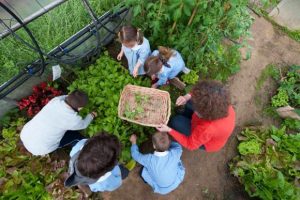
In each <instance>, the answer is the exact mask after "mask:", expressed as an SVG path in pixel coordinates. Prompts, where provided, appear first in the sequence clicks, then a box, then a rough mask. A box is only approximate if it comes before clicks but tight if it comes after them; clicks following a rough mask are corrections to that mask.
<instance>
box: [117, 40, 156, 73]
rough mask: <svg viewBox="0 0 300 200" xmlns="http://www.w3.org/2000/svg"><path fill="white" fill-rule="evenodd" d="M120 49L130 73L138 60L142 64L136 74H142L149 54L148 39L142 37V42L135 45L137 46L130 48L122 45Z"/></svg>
mask: <svg viewBox="0 0 300 200" xmlns="http://www.w3.org/2000/svg"><path fill="white" fill-rule="evenodd" d="M122 49H123V51H124V54H125V56H126V58H127V61H128V69H129V72H130V74H131V75H132V73H133V69H134V67H135V65H136V63H137V62H138V61H139V62H140V63H142V65H141V66H140V69H139V71H138V75H144V74H145V70H144V63H145V61H146V59H147V58H148V57H149V56H150V55H151V49H150V44H149V41H148V40H147V39H146V38H143V43H142V44H140V45H137V47H135V48H133V49H130V48H127V47H125V46H124V45H122Z"/></svg>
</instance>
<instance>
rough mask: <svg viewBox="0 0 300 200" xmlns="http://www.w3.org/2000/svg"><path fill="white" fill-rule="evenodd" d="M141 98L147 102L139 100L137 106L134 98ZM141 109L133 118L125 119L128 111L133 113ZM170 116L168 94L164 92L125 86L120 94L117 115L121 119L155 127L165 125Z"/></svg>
mask: <svg viewBox="0 0 300 200" xmlns="http://www.w3.org/2000/svg"><path fill="white" fill-rule="evenodd" d="M137 95H139V96H143V97H145V98H148V100H145V99H143V100H140V102H139V105H138V103H137V100H136V98H137V97H136V96H137ZM138 107H139V108H142V109H143V112H142V113H139V114H138V115H136V116H135V117H133V118H128V116H127V117H126V113H125V112H128V110H130V111H132V112H135V111H136V110H138V109H139V108H138ZM170 114H171V99H170V94H169V93H168V92H166V91H162V90H158V89H153V88H146V87H140V86H135V85H126V86H125V87H124V89H123V91H122V93H121V97H120V101H119V107H118V115H119V117H120V118H121V119H123V120H126V121H129V122H133V123H136V124H140V125H143V126H151V127H157V126H158V125H159V124H167V123H168V121H169V118H170Z"/></svg>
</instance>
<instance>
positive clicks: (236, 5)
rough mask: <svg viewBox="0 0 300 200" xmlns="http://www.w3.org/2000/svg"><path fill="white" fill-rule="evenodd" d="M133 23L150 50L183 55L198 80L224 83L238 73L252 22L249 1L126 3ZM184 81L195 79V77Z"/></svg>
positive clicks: (150, 0) (140, 0) (142, 0)
mask: <svg viewBox="0 0 300 200" xmlns="http://www.w3.org/2000/svg"><path fill="white" fill-rule="evenodd" d="M126 3H127V5H128V6H130V7H133V21H132V23H133V24H134V25H135V26H137V27H140V28H142V30H143V31H144V32H145V35H146V36H147V37H149V39H150V42H151V48H152V49H155V48H157V46H159V45H164V46H169V47H171V48H175V49H177V50H178V51H179V52H181V53H182V55H183V57H184V59H185V61H186V63H187V66H188V67H190V68H192V69H193V70H195V71H196V72H197V73H199V74H200V77H201V78H207V77H209V78H213V79H218V80H222V81H225V80H227V78H228V77H229V76H230V75H232V74H234V73H236V72H237V71H238V70H239V64H240V60H241V54H240V52H239V49H240V48H241V47H242V46H244V45H246V43H245V41H244V40H243V39H245V37H246V36H248V35H249V31H248V30H249V27H250V25H251V24H252V18H251V16H250V14H249V12H248V9H247V4H248V0H215V1H201V0H159V1H152V0H146V1H144V0H128V1H126ZM248 55H249V54H248ZM187 76H192V77H191V78H187V77H186V80H188V81H191V80H193V79H194V77H195V76H194V74H191V75H187Z"/></svg>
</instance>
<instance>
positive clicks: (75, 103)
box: [65, 90, 89, 111]
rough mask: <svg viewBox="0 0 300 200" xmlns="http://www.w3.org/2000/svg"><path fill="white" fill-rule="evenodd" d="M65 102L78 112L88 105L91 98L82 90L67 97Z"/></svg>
mask: <svg viewBox="0 0 300 200" xmlns="http://www.w3.org/2000/svg"><path fill="white" fill-rule="evenodd" d="M65 101H66V103H67V104H68V105H69V106H71V107H72V108H73V109H74V110H75V111H78V108H82V107H84V106H86V105H87V104H88V102H89V97H88V96H87V94H86V93H85V92H83V91H81V90H75V91H73V92H71V93H70V94H69V95H68V96H67V97H66V100H65Z"/></svg>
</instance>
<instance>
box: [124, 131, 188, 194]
mask: <svg viewBox="0 0 300 200" xmlns="http://www.w3.org/2000/svg"><path fill="white" fill-rule="evenodd" d="M136 139H137V138H136V136H135V135H132V136H131V137H130V141H131V143H132V146H131V155H132V157H133V159H134V160H136V161H137V162H138V163H140V164H141V165H143V169H142V174H141V176H142V178H143V179H144V181H145V182H146V183H148V184H149V185H150V186H151V187H152V188H153V190H154V192H155V193H159V194H168V193H169V192H171V191H173V190H175V189H176V188H177V187H178V186H179V184H180V183H181V182H182V181H183V178H184V174H185V168H184V167H183V165H182V162H181V160H180V157H181V154H182V147H181V146H180V145H179V144H178V143H176V142H171V140H170V138H169V136H168V134H167V133H164V132H157V133H155V134H154V135H153V137H152V142H153V147H154V149H155V152H154V154H145V155H143V154H141V153H140V152H139V148H138V146H137V145H136Z"/></svg>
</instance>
